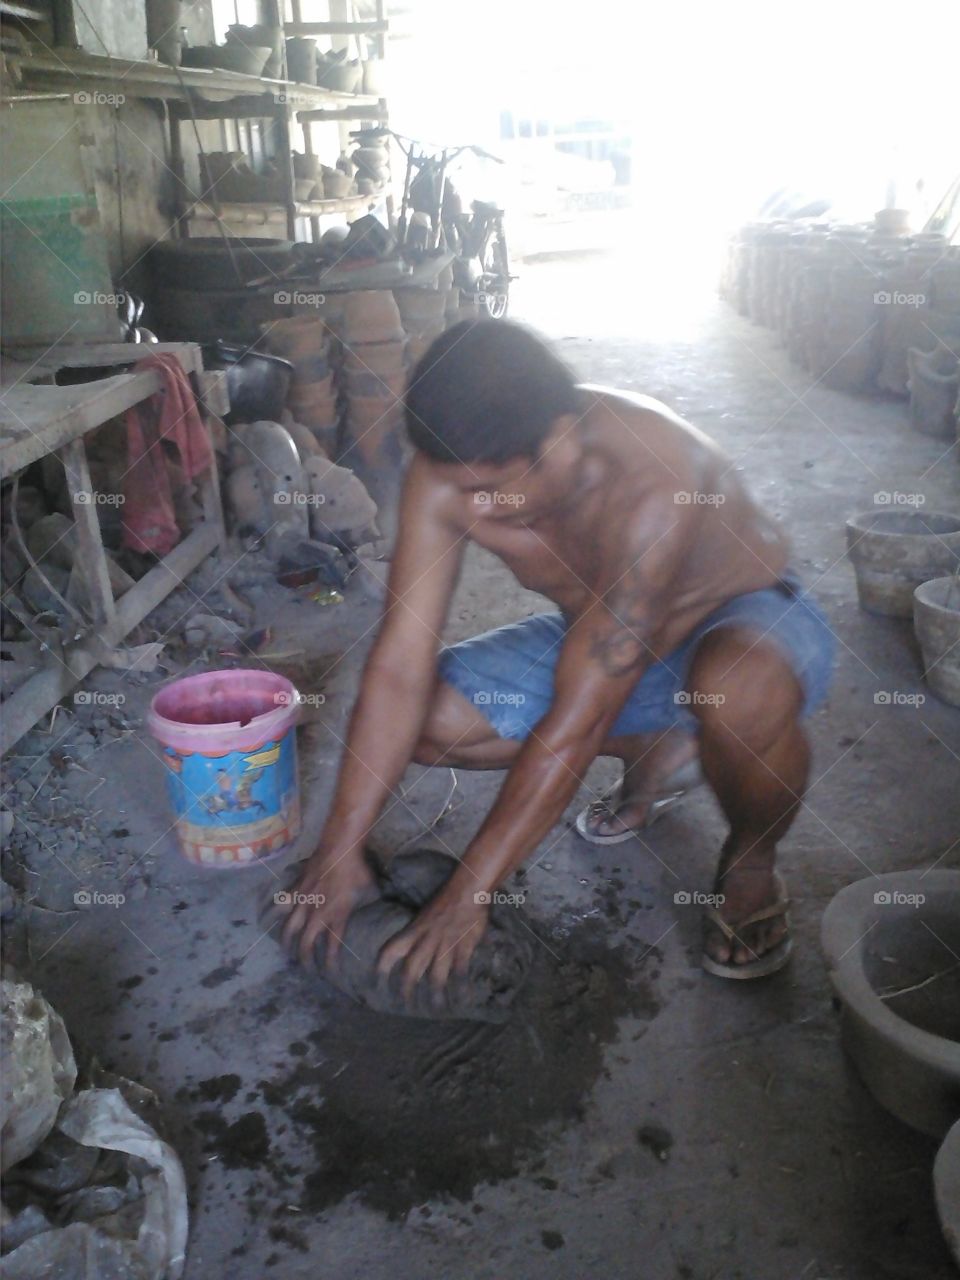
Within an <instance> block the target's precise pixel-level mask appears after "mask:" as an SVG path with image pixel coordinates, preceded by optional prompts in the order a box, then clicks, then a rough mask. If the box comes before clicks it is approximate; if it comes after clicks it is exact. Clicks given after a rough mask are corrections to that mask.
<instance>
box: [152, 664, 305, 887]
mask: <svg viewBox="0 0 960 1280" xmlns="http://www.w3.org/2000/svg"><path fill="white" fill-rule="evenodd" d="M299 701H300V697H299V694H298V693H297V690H296V689H295V688H294V686H293V685H292V684H291V683H290V681H289V680H287V679H285V678H284V677H283V676H279V675H275V674H274V673H273V672H271V671H245V670H240V671H209V672H205V673H204V674H203V675H198V676H188V677H187V678H186V679H184V680H175V681H174V682H173V683H172V684H169V685H167V686H166V688H165V689H162V690H161V691H160V692H159V693H158V694H157V695H156V697H155V698H154V699H153V701H152V703H151V704H150V710H149V712H148V713H147V726H148V728H149V730H150V732H151V734H152V735H153V736H154V738H155V739H156V740H157V742H158V743H159V744H160V747H161V748H162V759H163V762H164V764H165V765H166V766H167V768H166V775H167V791H168V794H169V796H170V803H171V805H172V807H173V812H174V814H175V817H176V833H177V840H178V842H179V844H180V851H181V853H182V854H183V856H184V857H185V858H187V859H188V860H189V861H190V862H195V863H198V864H199V865H201V866H205V867H228V868H234V867H242V866H249V865H250V864H251V863H255V862H258V861H262V860H263V859H265V858H272V857H277V856H279V855H280V854H281V853H283V852H285V851H286V849H287V847H288V846H289V845H290V844H291V843H292V842H293V841H294V840H295V839H296V838H297V836H298V834H299V832H300V794H299V787H298V784H297V742H296V731H295V730H296V723H297V718H298V706H299Z"/></svg>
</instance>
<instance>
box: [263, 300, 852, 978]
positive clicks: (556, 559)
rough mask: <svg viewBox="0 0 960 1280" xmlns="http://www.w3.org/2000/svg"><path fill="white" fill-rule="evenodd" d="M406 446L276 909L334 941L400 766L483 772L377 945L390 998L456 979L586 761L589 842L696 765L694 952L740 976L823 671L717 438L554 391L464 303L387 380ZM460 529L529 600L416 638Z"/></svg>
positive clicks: (781, 563) (624, 403)
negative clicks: (343, 705)
mask: <svg viewBox="0 0 960 1280" xmlns="http://www.w3.org/2000/svg"><path fill="white" fill-rule="evenodd" d="M406 414H407V428H408V432H409V435H410V438H411V440H412V442H413V444H414V446H415V455H414V458H413V460H412V462H411V463H410V466H409V469H408V472H407V475H406V480H405V486H404V493H403V498H402V502H401V511H400V531H399V536H398V540H397V545H396V549H395V552H394V556H393V562H392V566H391V572H390V580H389V588H388V597H387V603H386V606H385V612H384V618H383V622H382V624H381V627H380V631H379V634H378V636H377V639H376V642H375V644H374V646H373V649H372V651H371V653H370V656H369V658H368V660H367V664H366V667H365V670H364V673H363V680H362V683H361V686H360V693H359V697H358V699H357V702H356V706H355V708H354V712H353V717H352V720H351V724H350V729H349V735H348V739H347V747H346V751H345V753H344V756H343V762H342V764H341V768H340V774H339V778H338V782H337V787H336V792H335V794H334V797H333V802H332V806H331V809H330V812H329V816H328V818H327V821H326V825H325V827H324V830H323V834H322V836H321V839H320V844H319V847H318V849H317V851H316V852H315V853H314V855H313V856H312V858H311V859H310V860H309V861H308V862H307V864H306V866H305V869H304V872H303V875H302V878H301V880H300V883H299V884H298V886H297V888H298V890H299V891H300V892H301V893H302V894H305V895H306V894H315V895H323V898H324V899H325V900H324V901H323V903H322V905H320V906H306V905H303V904H302V902H301V905H299V906H297V907H296V908H295V909H294V910H293V911H292V912H291V914H290V916H289V918H288V920H287V921H286V924H285V927H284V938H285V941H286V942H287V944H288V945H294V944H297V943H298V944H299V949H300V954H301V956H302V958H304V959H306V958H307V956H308V955H309V954H310V950H311V948H312V946H313V944H314V941H315V940H316V939H317V938H318V937H320V936H321V935H325V937H326V944H327V962H328V963H330V962H331V961H332V960H334V958H335V956H336V951H337V948H338V945H339V940H340V938H341V937H342V935H343V930H344V925H345V922H346V920H347V917H348V915H349V914H350V912H351V910H353V908H354V907H355V906H357V905H358V904H359V903H361V902H364V901H366V900H368V899H369V897H370V896H371V895H372V893H373V881H372V876H371V872H370V870H369V868H368V866H367V863H366V861H365V859H364V845H365V841H366V839H367V835H368V833H369V831H370V829H371V828H372V826H373V824H374V823H375V822H376V820H377V818H378V816H379V815H380V813H381V811H382V809H383V806H384V804H385V803H386V801H387V800H388V798H389V797H390V796H391V794H392V793H393V791H394V789H395V788H396V786H397V785H398V783H399V782H400V779H401V777H402V775H403V773H404V770H405V769H406V768H407V766H408V764H409V763H410V762H411V761H416V762H418V763H420V764H427V765H450V766H453V767H455V768H461V769H504V770H506V771H507V773H506V779H505V781H504V783H503V786H502V788H501V790H500V793H499V795H498V797H497V800H496V802H495V803H494V805H493V807H492V809H491V810H490V812H489V814H488V815H487V817H486V819H485V821H484V822H483V824H482V826H481V827H480V829H479V831H478V832H477V834H476V835H475V836H474V838H473V840H472V841H471V843H470V846H469V848H468V849H467V850H466V852H465V853H464V855H463V858H462V865H461V866H460V867H459V868H458V870H457V871H456V872H455V874H454V875H453V876H452V878H451V879H450V881H449V882H448V884H447V885H446V886H445V888H444V889H443V890H442V891H441V892H440V893H439V894H438V895H437V896H436V897H435V898H434V899H433V900H432V901H431V902H430V903H428V904H427V906H425V907H424V908H422V909H421V911H420V912H419V914H418V916H417V917H416V919H415V920H414V921H413V922H412V924H411V925H410V926H409V927H408V928H407V929H405V930H403V932H402V933H400V934H398V935H397V936H396V937H395V938H394V939H392V940H391V941H390V943H388V944H387V946H386V947H385V948H384V950H383V952H382V954H381V962H380V963H381V969H382V971H383V972H385V973H386V972H389V971H390V970H391V969H392V968H393V967H394V966H395V965H397V964H398V963H402V965H403V984H404V987H405V989H406V990H407V991H409V990H412V987H413V986H414V985H415V984H416V983H417V982H418V981H419V980H420V979H421V978H422V977H424V976H426V977H427V978H428V980H429V981H430V982H432V983H433V984H434V986H435V987H437V988H439V987H442V985H443V984H444V983H445V982H446V981H447V979H448V977H449V976H450V974H451V973H452V972H463V971H465V969H466V966H467V965H468V963H469V960H470V956H471V954H472V953H473V950H474V948H475V947H476V945H477V943H478V941H479V940H480V938H481V937H482V936H483V932H484V929H485V927H486V922H487V916H488V911H489V907H488V906H487V905H486V903H487V902H489V900H490V899H489V895H490V894H491V893H493V891H494V890H496V889H497V888H498V886H500V885H501V884H502V883H503V881H504V880H505V879H506V878H507V877H508V876H509V875H510V874H511V873H512V872H513V871H515V870H516V869H517V868H518V867H519V866H520V864H521V863H522V862H523V861H524V859H525V858H527V857H528V856H529V855H530V854H531V853H532V852H533V850H534V849H535V848H536V846H537V845H538V843H539V842H540V841H541V840H542V839H543V838H544V837H545V836H546V835H547V833H548V832H549V831H550V829H551V827H553V826H554V824H555V823H557V822H558V821H559V819H560V817H561V815H562V814H563V812H564V810H565V808H566V806H567V804H568V803H569V802H570V800H571V798H572V797H573V796H574V794H575V793H576V790H577V788H578V787H579V785H580V783H581V780H582V779H583V777H584V775H585V774H586V772H587V770H588V768H589V767H590V765H591V763H592V762H593V760H594V759H595V758H596V757H597V756H598V755H610V756H616V757H618V758H619V759H621V760H622V761H623V765H624V773H623V781H622V784H621V787H620V789H619V794H618V795H617V796H613V797H610V798H609V799H608V800H607V801H606V802H605V803H604V804H602V805H600V806H597V805H593V806H589V807H588V809H587V810H586V811H585V812H584V813H583V814H582V815H581V817H580V819H579V821H578V828H579V830H580V831H581V833H582V834H583V835H585V837H586V838H587V839H593V840H596V841H597V842H601V843H602V842H609V841H612V840H616V839H623V838H628V836H629V834H630V833H631V832H633V831H635V830H639V829H642V828H643V827H644V825H645V824H646V823H647V822H648V821H649V819H650V817H651V815H652V814H653V813H655V812H656V805H657V803H658V802H662V801H663V800H664V799H665V798H666V797H670V796H673V795H675V794H676V793H677V791H678V783H677V778H678V771H680V770H683V769H684V768H685V769H686V771H687V772H689V769H690V766H691V764H692V763H695V762H696V761H697V759H698V760H699V766H700V769H701V770H702V773H703V775H704V776H705V778H706V780H707V782H708V783H709V785H710V786H711V787H712V789H713V791H714V792H715V794H716V796H717V799H718V801H719V803H720V806H721V808H722V810H723V813H724V815H725V817H726V820H727V823H728V824H729V834H728V836H727V839H726V841H725V843H724V845H723V849H722V851H721V854H720V861H719V866H718V868H717V872H716V877H715V883H714V889H715V892H716V893H717V894H718V895H722V905H720V906H719V908H718V909H714V910H708V912H707V917H706V919H705V927H704V966H705V967H706V968H707V969H708V970H710V971H711V972H713V973H717V974H718V975H721V976H725V977H756V976H761V975H762V974H764V973H768V972H773V971H775V970H776V969H778V968H780V967H782V965H783V964H784V963H785V962H786V959H787V956H788V953H789V947H790V941H789V936H788V929H787V915H786V905H787V904H786V898H785V895H784V890H783V882H782V881H781V880H780V877H779V876H778V875H777V873H776V871H775V854H776V848H777V845H778V843H779V842H780V840H781V839H782V838H783V836H784V835H785V834H786V832H787V830H788V828H789V827H790V824H791V822H792V820H793V817H794V814H795V813H796V810H797V807H798V805H799V803H800V801H801V799H802V797H803V794H804V788H805V785H806V781H807V774H808V768H809V748H808V745H807V739H806V735H805V733H804V730H803V728H802V724H801V720H802V717H803V716H804V715H805V714H806V713H808V712H809V711H810V710H811V709H812V708H814V707H815V706H817V705H818V704H819V702H821V701H822V700H823V698H824V696H825V694H826V690H827V686H828V683H829V675H830V667H831V659H832V652H833V644H832V636H831V633H830V631H829V629H828V627H827V624H826V622H825V620H824V618H823V615H822V614H821V613H820V611H819V609H818V608H817V606H816V605H815V604H814V603H813V601H812V600H811V599H810V598H809V597H808V596H806V595H805V594H804V592H803V590H802V588H801V587H800V585H799V583H798V582H797V580H796V578H795V577H794V576H793V575H792V574H791V573H790V572H789V570H788V549H787V544H786V541H785V539H784V537H783V535H782V533H781V532H780V531H779V529H778V528H777V526H776V525H775V524H774V523H773V522H772V520H771V519H770V518H769V517H768V516H766V515H765V514H764V513H763V512H762V511H761V510H760V509H759V508H758V507H757V506H756V505H755V504H754V502H753V501H752V500H751V498H750V497H749V496H748V494H747V493H746V491H745V490H744V488H743V485H742V484H741V481H740V477H739V475H738V474H737V472H736V470H735V469H734V467H733V465H732V464H731V462H730V461H729V459H728V458H726V457H725V456H724V454H723V453H722V452H721V450H720V449H719V448H718V447H717V445H716V444H715V443H714V442H713V441H712V440H710V439H709V438H708V437H707V436H705V435H703V434H702V433H701V432H700V431H698V430H697V429H696V428H695V427H692V426H691V425H690V424H689V423H686V422H684V421H683V420H682V419H681V418H679V417H677V416H676V415H675V414H674V413H672V412H671V411H670V410H669V409H668V408H666V406H664V405H662V404H659V403H658V402H657V401H654V400H650V399H648V398H646V397H643V396H637V395H631V394H621V393H617V392H614V391H608V390H602V389H600V388H593V387H579V386H577V385H576V384H575V382H574V380H573V378H572V376H571V374H570V373H569V371H568V370H567V369H566V367H565V366H564V365H563V364H561V363H560V361H559V360H557V358H556V357H555V356H554V355H553V354H552V353H551V352H550V351H549V350H548V349H547V348H546V347H545V346H544V345H543V344H542V343H541V342H540V341H539V340H538V339H536V338H535V337H534V336H533V335H532V334H530V333H528V332H527V331H526V330H524V329H522V328H520V327H519V326H516V325H513V324H508V323H505V322H494V321H486V322H484V321H481V322H466V323H464V324H460V325H457V326H455V327H454V328H452V329H450V330H448V331H447V332H446V333H444V334H443V335H442V336H441V337H440V338H438V339H437V341H436V342H435V343H434V344H433V346H432V347H431V348H430V349H429V351H428V352H427V353H426V355H425V356H424V358H423V360H422V361H421V363H420V365H419V367H418V368H417V370H416V371H415V373H414V376H413V378H412V380H411V388H410V390H409V391H408V393H407V398H406ZM469 541H473V542H476V543H478V544H479V545H480V546H482V547H486V548H488V549H489V550H490V551H492V552H493V553H494V554H495V555H497V556H499V557H500V559H501V560H503V562H504V564H506V565H507V567H508V568H509V569H510V570H511V572H512V573H513V574H514V576H515V577H516V579H517V580H518V582H520V583H521V584H522V585H523V586H525V587H529V588H531V589H532V590H534V591H538V592H540V593H541V594H542V595H544V596H547V597H548V598H549V599H550V600H552V601H553V602H554V603H555V604H556V606H557V608H558V610H559V612H555V613H551V614H541V615H538V616H536V617H532V618H527V619H525V620H524V621H521V622H519V623H515V624H512V625H510V626H507V627H501V628H499V629H498V630H495V631H492V632H488V633H487V634H485V635H482V636H478V637H475V638H473V639H472V640H467V641H465V642H463V643H461V644H456V645H453V646H452V647H450V648H441V645H440V641H439V636H440V633H441V631H442V630H443V627H444V625H445V623H446V620H447V613H448V610H449V607H450V601H451V598H452V596H453V592H454V588H455V587H456V584H457V578H458V575H459V572H460V567H461V564H462V561H463V554H464V549H465V547H466V544H467V543H468V542H469Z"/></svg>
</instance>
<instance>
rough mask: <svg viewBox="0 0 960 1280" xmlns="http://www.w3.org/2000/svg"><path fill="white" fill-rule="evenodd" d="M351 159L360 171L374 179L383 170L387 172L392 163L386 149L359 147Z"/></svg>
mask: <svg viewBox="0 0 960 1280" xmlns="http://www.w3.org/2000/svg"><path fill="white" fill-rule="evenodd" d="M351 159H352V160H353V162H354V164H355V165H356V166H357V168H358V169H360V170H361V171H362V172H365V173H369V174H370V175H371V176H372V177H375V176H376V174H377V173H379V172H380V171H381V170H386V168H387V166H388V165H389V163H390V156H389V153H388V152H387V149H386V147H357V149H356V151H355V152H354V153H353V156H352V157H351Z"/></svg>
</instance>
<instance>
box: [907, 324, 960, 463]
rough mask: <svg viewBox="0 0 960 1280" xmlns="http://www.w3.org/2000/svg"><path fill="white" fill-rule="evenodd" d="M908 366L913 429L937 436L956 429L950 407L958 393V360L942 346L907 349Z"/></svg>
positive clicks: (948, 435)
mask: <svg viewBox="0 0 960 1280" xmlns="http://www.w3.org/2000/svg"><path fill="white" fill-rule="evenodd" d="M907 366H908V368H909V370H910V377H909V380H908V384H907V385H908V386H909V388H910V424H911V426H912V427H913V429H914V430H915V431H921V432H922V433H923V434H924V435H927V436H936V437H937V438H938V439H941V440H949V439H952V438H953V436H954V433H955V431H956V424H955V421H954V416H953V411H954V405H955V404H956V403H957V395H958V394H960V360H958V359H957V357H956V356H955V355H954V354H953V352H952V351H950V350H948V349H947V348H946V347H944V346H938V347H937V348H936V349H935V350H934V351H918V350H917V349H916V347H911V348H910V350H909V351H908V352H907Z"/></svg>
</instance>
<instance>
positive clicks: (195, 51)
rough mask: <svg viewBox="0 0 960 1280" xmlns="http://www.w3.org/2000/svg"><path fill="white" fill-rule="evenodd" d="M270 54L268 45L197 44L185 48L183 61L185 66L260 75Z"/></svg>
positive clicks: (245, 74)
mask: <svg viewBox="0 0 960 1280" xmlns="http://www.w3.org/2000/svg"><path fill="white" fill-rule="evenodd" d="M270 54H271V50H270V48H269V47H268V46H267V45H245V44H219V45H218V44H215V45H195V46H194V47H193V48H192V49H184V50H183V53H182V56H181V62H182V64H183V66H185V67H207V68H210V67H213V68H216V69H218V70H220V71H236V72H237V73H238V74H239V75H244V76H259V75H262V74H263V68H264V67H265V66H266V64H267V59H268V58H269V57H270Z"/></svg>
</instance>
